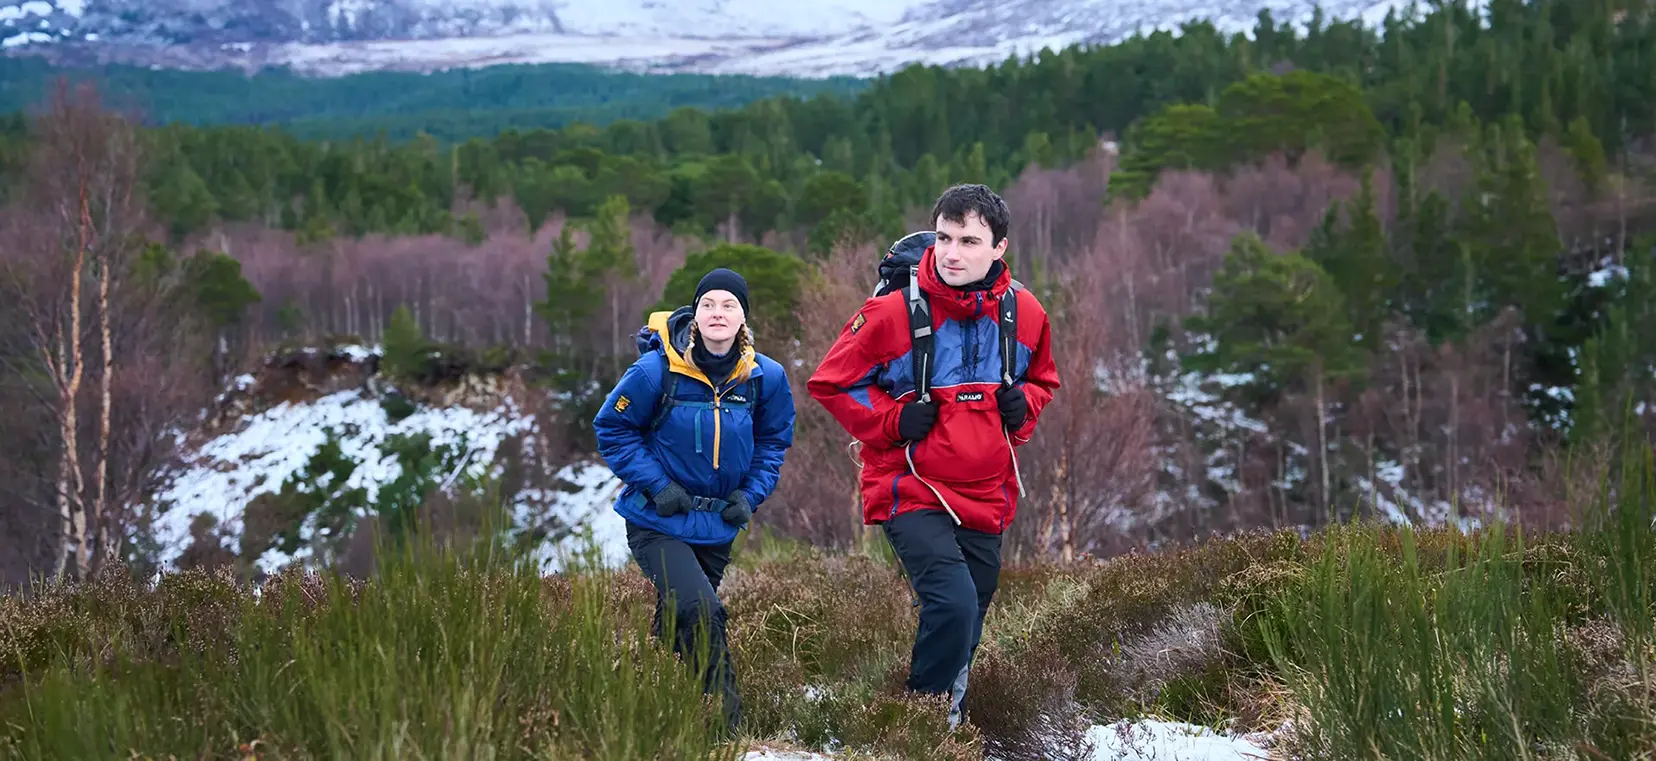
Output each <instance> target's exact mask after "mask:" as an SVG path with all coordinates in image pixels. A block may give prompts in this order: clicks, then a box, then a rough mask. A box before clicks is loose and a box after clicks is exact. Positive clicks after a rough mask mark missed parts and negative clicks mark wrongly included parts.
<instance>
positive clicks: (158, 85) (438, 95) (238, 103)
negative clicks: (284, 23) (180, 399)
mask: <svg viewBox="0 0 1656 761" xmlns="http://www.w3.org/2000/svg"><path fill="white" fill-rule="evenodd" d="M60 75H66V76H70V77H73V78H96V79H97V80H98V81H99V87H100V89H101V90H102V91H103V94H104V97H105V98H107V99H108V101H109V102H110V105H111V106H113V107H117V108H123V109H127V108H130V109H135V110H136V111H137V112H138V113H140V114H142V116H143V117H144V119H145V121H146V122H148V123H151V124H157V125H159V124H171V123H175V122H177V123H184V124H193V125H212V124H254V125H273V126H280V127H282V128H283V129H284V130H286V131H288V132H291V133H292V134H294V135H295V136H297V137H300V138H304V139H318V140H320V139H340V138H350V137H357V136H362V137H373V136H375V135H376V134H381V133H383V134H384V135H385V136H386V137H387V138H389V139H391V140H398V141H401V140H407V139H410V138H412V137H414V136H415V135H417V134H419V133H420V132H425V133H427V134H429V135H431V136H433V137H435V138H437V139H438V140H439V141H440V142H444V143H447V142H452V141H462V140H465V139H467V138H471V137H493V136H494V135H496V134H498V133H499V132H501V131H502V130H506V129H537V128H544V129H557V128H559V127H563V126H565V125H568V124H572V123H575V122H587V123H591V124H598V125H603V124H608V123H610V122H612V121H615V120H617V119H646V120H647V119H656V118H660V117H662V116H665V115H666V114H667V113H668V112H669V111H671V110H673V109H674V108H678V107H680V106H695V107H698V108H705V109H721V108H734V107H737V106H742V105H745V104H747V103H749V102H752V101H754V100H758V99H760V98H764V97H769V96H772V95H778V94H798V95H803V96H809V95H814V94H816V93H819V92H826V93H834V94H839V95H847V94H854V93H856V92H858V91H860V90H862V89H864V88H866V87H867V85H868V80H864V79H856V78H848V77H847V78H834V79H792V78H787V77H750V76H714V75H707V74H653V75H652V74H634V73H627V72H617V71H610V70H606V69H603V68H599V67H596V66H590V65H585V64H538V65H504V66H491V67H488V68H483V69H456V70H450V71H441V72H434V73H430V74H420V73H413V72H369V73H362V74H352V75H348V76H343V77H312V76H304V75H301V74H299V73H296V72H294V71H292V70H289V69H287V68H269V69H264V70H261V71H260V72H258V73H256V74H252V75H248V74H245V73H243V72H240V71H234V70H223V71H179V70H171V69H168V70H157V69H149V68H145V67H140V66H128V65H116V64H111V65H105V66H98V67H85V68H63V67H55V66H52V65H50V64H48V63H47V62H46V61H45V60H44V59H41V58H36V57H16V58H0V112H14V111H18V110H22V109H25V108H27V107H29V106H30V105H32V104H35V103H39V102H40V101H42V100H43V98H44V96H45V94H46V88H47V86H48V84H49V83H50V82H51V80H52V79H53V78H54V77H57V76H60Z"/></svg>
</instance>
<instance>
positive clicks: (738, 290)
mask: <svg viewBox="0 0 1656 761" xmlns="http://www.w3.org/2000/svg"><path fill="white" fill-rule="evenodd" d="M708 291H730V292H731V293H732V294H734V295H735V296H736V300H737V301H738V302H741V304H742V313H743V314H749V315H750V314H752V313H753V310H751V309H749V308H748V289H747V281H746V280H743V279H742V276H741V275H738V274H736V273H735V272H734V271H732V270H728V269H725V268H724V267H720V268H718V269H716V270H713V271H712V272H709V273H707V274H706V275H703V276H702V279H701V282H700V283H698V284H696V298H695V299H693V300H692V301H691V302H690V308H691V309H694V308H696V305H697V304H700V303H701V300H702V297H703V296H706V295H707V292H708Z"/></svg>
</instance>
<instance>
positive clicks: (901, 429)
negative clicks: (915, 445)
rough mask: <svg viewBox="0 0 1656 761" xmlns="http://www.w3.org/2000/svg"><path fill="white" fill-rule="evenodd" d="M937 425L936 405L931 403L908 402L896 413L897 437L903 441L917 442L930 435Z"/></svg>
mask: <svg viewBox="0 0 1656 761" xmlns="http://www.w3.org/2000/svg"><path fill="white" fill-rule="evenodd" d="M936 424H937V405H936V404H933V403H931V402H909V403H908V404H905V405H903V411H902V412H899V413H897V436H898V437H899V438H901V439H902V440H904V441H919V440H921V439H923V438H926V434H928V433H931V429H932V426H933V425H936Z"/></svg>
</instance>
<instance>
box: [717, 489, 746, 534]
mask: <svg viewBox="0 0 1656 761" xmlns="http://www.w3.org/2000/svg"><path fill="white" fill-rule="evenodd" d="M725 501H727V502H729V503H730V506H729V507H726V508H725V509H723V510H721V511H719V517H721V518H723V519H725V523H729V524H730V525H732V526H736V527H738V528H740V527H742V526H746V525H747V522H748V521H749V520H751V519H752V518H753V505H752V504H751V503H749V502H748V496H747V492H745V491H742V490H741V489H737V490H736V491H733V492H731V493H730V496H728V497H725Z"/></svg>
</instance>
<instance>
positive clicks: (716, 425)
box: [696, 390, 724, 470]
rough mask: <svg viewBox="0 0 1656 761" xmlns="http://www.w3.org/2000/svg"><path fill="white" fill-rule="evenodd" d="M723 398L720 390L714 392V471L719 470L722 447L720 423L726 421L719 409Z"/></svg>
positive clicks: (698, 438)
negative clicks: (720, 443) (720, 442)
mask: <svg viewBox="0 0 1656 761" xmlns="http://www.w3.org/2000/svg"><path fill="white" fill-rule="evenodd" d="M722 396H724V394H723V393H722V392H720V391H718V390H714V392H713V469H714V470H718V469H719V449H720V446H719V429H720V428H721V427H722V426H721V425H720V421H721V420H723V419H724V415H723V414H721V412H720V409H719V399H720V397H722ZM696 440H697V441H700V440H701V437H699V436H698V437H697V438H696Z"/></svg>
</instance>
